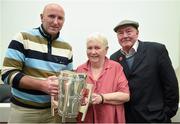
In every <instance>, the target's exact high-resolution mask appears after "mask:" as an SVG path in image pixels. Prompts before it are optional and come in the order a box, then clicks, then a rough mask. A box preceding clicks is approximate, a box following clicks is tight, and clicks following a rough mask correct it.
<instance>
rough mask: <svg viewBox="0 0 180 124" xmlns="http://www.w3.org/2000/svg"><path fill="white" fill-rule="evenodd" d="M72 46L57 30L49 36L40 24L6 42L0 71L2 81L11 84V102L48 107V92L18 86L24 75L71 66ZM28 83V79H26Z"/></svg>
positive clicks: (42, 75)
mask: <svg viewBox="0 0 180 124" xmlns="http://www.w3.org/2000/svg"><path fill="white" fill-rule="evenodd" d="M72 58H73V55H72V48H71V46H70V45H69V44H68V43H67V42H65V41H64V40H62V38H61V37H60V35H59V34H58V35H57V37H56V38H54V39H52V38H51V36H50V35H48V34H46V33H45V32H44V31H43V28H42V26H40V27H39V28H34V29H32V30H29V31H23V32H20V33H18V34H17V35H16V36H15V37H14V38H13V39H12V41H11V42H10V44H9V47H8V49H7V52H6V55H5V58H4V62H3V67H2V71H1V75H2V80H3V82H4V83H6V84H9V85H11V86H12V89H11V93H12V99H11V101H12V103H14V104H16V105H19V106H23V107H29V108H37V109H38V108H39V109H42V108H49V107H50V105H51V102H50V95H48V94H46V93H44V92H41V91H38V90H27V89H22V88H20V87H19V82H20V79H21V78H22V77H23V76H24V75H28V76H31V77H33V78H37V79H45V78H47V77H48V76H52V75H58V74H59V72H60V70H72V69H73V67H72ZM29 83H31V82H29Z"/></svg>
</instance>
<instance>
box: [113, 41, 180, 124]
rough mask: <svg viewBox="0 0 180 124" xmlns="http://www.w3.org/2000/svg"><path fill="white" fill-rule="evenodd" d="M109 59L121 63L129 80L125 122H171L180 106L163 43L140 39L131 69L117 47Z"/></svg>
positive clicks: (174, 77) (177, 91) (170, 65)
mask: <svg viewBox="0 0 180 124" xmlns="http://www.w3.org/2000/svg"><path fill="white" fill-rule="evenodd" d="M110 59H112V60H115V61H117V62H119V63H120V64H121V65H122V66H123V68H124V72H125V75H126V77H127V79H128V81H129V88H130V101H129V102H127V103H125V113H126V122H171V120H170V119H171V117H173V116H174V115H175V114H176V112H177V109H178V102H179V89H178V81H177V78H176V75H175V72H174V69H173V66H172V63H171V60H170V58H169V55H168V52H167V50H166V48H165V46H164V45H162V44H160V43H154V42H142V41H139V46H138V49H137V53H136V54H135V58H134V62H133V65H132V68H131V70H130V69H129V68H128V65H127V63H126V60H125V56H124V55H123V54H122V53H121V52H120V50H118V51H117V52H115V53H114V54H112V55H111V56H110Z"/></svg>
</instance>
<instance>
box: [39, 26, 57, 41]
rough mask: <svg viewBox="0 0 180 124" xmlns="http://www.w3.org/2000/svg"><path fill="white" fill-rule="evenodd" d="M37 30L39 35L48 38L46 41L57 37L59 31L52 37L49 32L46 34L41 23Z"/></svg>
mask: <svg viewBox="0 0 180 124" xmlns="http://www.w3.org/2000/svg"><path fill="white" fill-rule="evenodd" d="M39 32H40V33H41V35H42V36H43V37H44V38H46V39H48V41H53V40H55V39H57V38H58V37H59V35H60V32H58V34H57V36H56V37H55V38H53V39H52V36H51V35H50V34H48V33H47V32H46V31H45V29H44V28H43V25H42V24H41V26H40V27H39Z"/></svg>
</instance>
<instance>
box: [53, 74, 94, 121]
mask: <svg viewBox="0 0 180 124" xmlns="http://www.w3.org/2000/svg"><path fill="white" fill-rule="evenodd" d="M58 80H59V94H58V100H57V101H58V103H57V108H58V114H59V115H60V116H61V117H62V122H65V118H76V117H77V115H78V113H79V112H81V113H82V118H81V121H84V118H85V115H86V112H87V109H88V106H89V102H90V97H91V93H92V84H88V83H86V74H84V73H75V72H72V71H61V73H60V75H59V77H58ZM84 89H86V90H87V89H88V91H89V92H88V97H87V101H88V102H87V104H86V105H84V106H81V99H82V97H83V90H84ZM52 105H53V104H52Z"/></svg>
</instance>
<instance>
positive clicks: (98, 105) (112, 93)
mask: <svg viewBox="0 0 180 124" xmlns="http://www.w3.org/2000/svg"><path fill="white" fill-rule="evenodd" d="M107 50H108V42H107V39H106V38H105V37H104V36H103V35H102V34H100V33H93V34H91V35H90V36H89V37H88V38H87V57H88V61H87V62H86V63H84V64H82V65H80V66H79V67H78V68H77V70H76V71H77V72H83V73H86V74H87V82H88V83H92V84H93V94H92V104H91V105H90V106H89V108H88V111H87V114H86V117H85V121H84V122H85V123H125V115H124V102H127V101H129V87H128V81H127V79H126V77H125V74H124V72H123V68H122V66H121V65H120V64H118V63H116V62H115V61H112V60H109V59H108V58H107V57H106V54H107Z"/></svg>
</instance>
